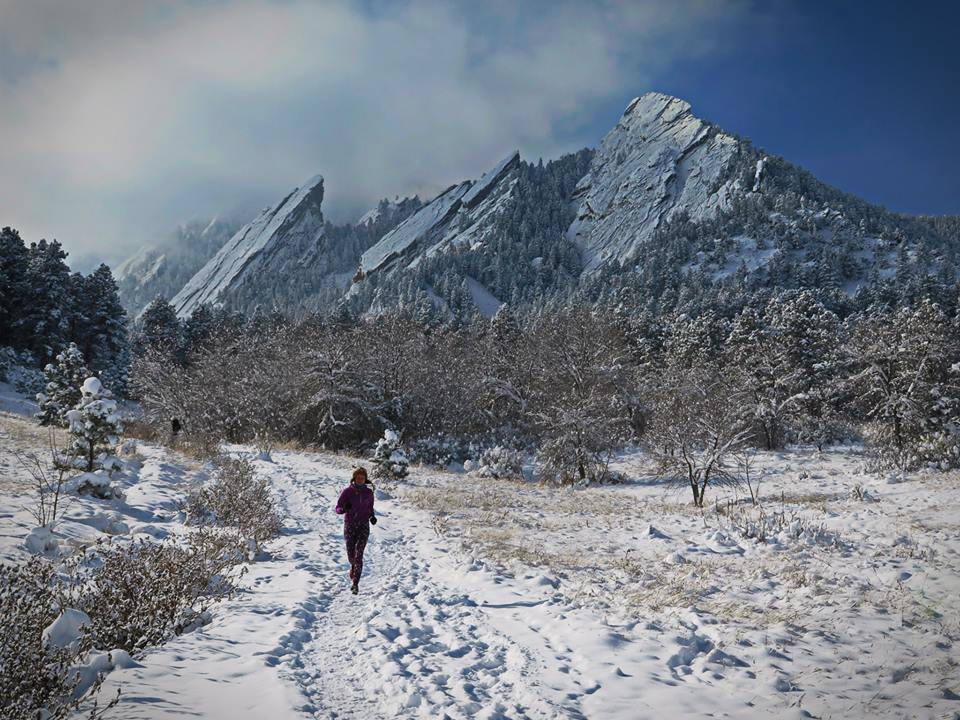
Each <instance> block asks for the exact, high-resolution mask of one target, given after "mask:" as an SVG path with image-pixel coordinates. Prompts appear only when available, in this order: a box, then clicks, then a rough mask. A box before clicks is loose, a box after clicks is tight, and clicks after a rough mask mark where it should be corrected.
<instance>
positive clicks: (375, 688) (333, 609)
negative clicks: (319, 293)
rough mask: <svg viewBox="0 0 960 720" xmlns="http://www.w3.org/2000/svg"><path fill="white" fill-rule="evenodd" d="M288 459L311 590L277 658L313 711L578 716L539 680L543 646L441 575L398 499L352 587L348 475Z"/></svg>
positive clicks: (284, 464)
mask: <svg viewBox="0 0 960 720" xmlns="http://www.w3.org/2000/svg"><path fill="white" fill-rule="evenodd" d="M289 460H290V459H287V461H285V460H283V459H280V460H278V462H277V468H276V474H275V477H276V480H275V483H276V487H277V489H278V490H279V491H280V493H281V495H282V497H283V499H284V502H285V504H286V509H287V512H288V516H289V517H290V518H291V521H292V523H293V524H294V525H295V526H296V528H297V531H299V532H300V533H302V534H299V535H296V536H294V537H295V540H294V542H292V543H291V544H290V546H289V549H288V552H290V558H291V559H292V560H294V561H295V562H296V567H297V568H298V569H299V570H301V571H303V572H305V573H306V590H307V597H306V598H305V599H304V600H303V601H302V602H301V603H300V604H299V607H298V608H297V609H296V610H295V611H294V615H295V616H296V617H297V618H298V622H297V627H296V628H295V629H294V630H292V631H291V632H290V633H288V634H286V635H285V636H284V637H283V638H282V639H281V642H280V643H279V644H278V646H277V647H276V648H275V650H274V651H273V653H271V654H270V655H269V656H268V662H277V663H279V664H283V665H284V666H285V669H286V672H288V673H289V675H290V677H292V678H293V679H294V680H295V682H296V683H297V684H298V686H299V687H300V688H301V690H302V691H303V694H304V696H305V697H306V698H307V703H306V704H305V705H304V709H305V710H306V711H308V712H311V713H313V714H314V715H315V716H316V717H322V718H327V717H331V718H353V717H388V716H389V717H443V716H444V715H446V716H449V717H451V718H459V717H463V718H467V717H491V718H496V717H510V718H516V717H525V716H529V717H552V716H555V715H557V716H563V717H571V716H576V715H577V714H579V713H578V711H577V708H576V702H575V701H574V700H573V699H569V698H567V699H566V702H563V703H562V704H560V703H558V701H557V698H551V697H549V694H548V693H546V692H543V688H542V687H538V686H537V684H536V683H535V675H536V673H535V672H532V671H533V670H535V669H536V668H537V666H538V665H540V664H542V659H541V658H540V656H539V655H538V654H537V651H536V650H535V649H531V648H528V647H524V646H523V645H521V644H519V643H518V642H516V641H515V640H512V639H511V638H509V637H507V636H506V635H504V634H503V633H502V632H499V631H498V630H497V629H496V628H495V626H494V624H493V623H492V622H491V619H490V618H489V617H488V616H487V612H486V611H485V610H484V609H482V608H480V607H479V606H478V603H477V601H476V600H474V599H472V598H470V597H469V596H467V595H464V594H463V592H462V590H461V591H457V590H456V589H454V588H451V587H448V586H447V584H446V583H445V582H444V579H443V577H442V574H441V573H431V561H430V560H429V559H428V558H425V557H423V556H422V555H421V553H420V547H419V544H418V543H416V542H414V541H413V540H412V539H411V538H410V537H409V536H408V535H407V534H405V528H404V525H405V524H406V521H407V520H408V518H404V522H397V521H398V520H400V517H399V514H398V513H397V512H396V511H395V510H394V511H391V509H390V508H389V504H388V503H384V502H381V505H384V506H386V507H384V508H383V509H382V510H381V511H380V514H381V523H380V524H378V525H377V526H376V527H375V528H373V529H372V531H371V540H370V544H369V546H368V549H367V562H366V565H365V569H364V571H365V576H364V579H363V581H362V582H361V590H362V594H361V595H360V596H358V597H354V596H353V595H351V594H350V593H348V592H347V585H348V580H347V572H346V571H347V564H346V561H345V557H344V551H343V536H342V532H341V525H340V523H339V518H332V517H331V509H332V508H333V506H334V504H335V502H336V498H337V494H338V493H339V491H340V489H341V488H342V485H343V480H342V478H343V477H344V476H345V473H343V472H340V473H338V475H337V476H333V475H332V474H331V473H330V471H329V469H327V468H322V467H321V468H318V467H316V466H312V464H311V463H308V462H307V463H305V462H303V460H300V459H299V458H298V460H299V462H297V463H296V464H293V463H291V462H290V461H289ZM317 470H320V472H317ZM324 470H325V471H326V472H324ZM414 521H416V519H414ZM421 521H422V519H421ZM528 682H530V683H531V685H529V686H528V685H527V683H528Z"/></svg>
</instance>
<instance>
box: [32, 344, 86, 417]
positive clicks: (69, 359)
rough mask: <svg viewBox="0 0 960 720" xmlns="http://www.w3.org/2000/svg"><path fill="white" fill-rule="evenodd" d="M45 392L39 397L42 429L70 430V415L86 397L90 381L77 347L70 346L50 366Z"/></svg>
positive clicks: (48, 366)
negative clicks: (46, 426)
mask: <svg viewBox="0 0 960 720" xmlns="http://www.w3.org/2000/svg"><path fill="white" fill-rule="evenodd" d="M43 375H44V379H45V380H46V384H45V385H44V389H43V392H41V393H37V404H38V405H39V406H40V412H38V413H37V420H39V421H40V424H41V425H58V426H61V427H66V425H67V412H69V411H70V410H71V409H73V408H74V407H76V406H77V403H79V402H80V398H81V397H82V395H83V393H82V390H81V388H82V387H83V383H84V381H85V380H86V379H87V378H88V377H90V371H89V370H87V365H86V362H85V361H84V359H83V353H81V352H80V349H79V348H78V347H77V346H76V344H75V343H70V345H68V346H67V348H66V349H65V350H63V351H62V352H61V353H60V354H59V355H57V362H56V364H54V363H49V364H48V365H47V366H46V367H45V368H44V369H43Z"/></svg>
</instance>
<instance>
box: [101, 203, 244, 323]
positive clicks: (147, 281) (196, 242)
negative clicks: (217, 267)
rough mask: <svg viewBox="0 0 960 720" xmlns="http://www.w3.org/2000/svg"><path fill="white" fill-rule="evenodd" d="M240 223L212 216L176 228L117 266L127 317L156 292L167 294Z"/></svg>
mask: <svg viewBox="0 0 960 720" xmlns="http://www.w3.org/2000/svg"><path fill="white" fill-rule="evenodd" d="M239 226H240V223H238V222H233V221H230V220H221V219H219V218H214V219H213V220H211V221H209V222H191V223H187V224H186V225H183V226H181V227H179V228H177V230H176V232H175V233H174V235H173V237H171V238H170V239H169V240H168V241H167V242H165V243H163V244H162V245H160V246H156V247H145V248H142V249H141V250H139V251H138V252H137V253H136V254H135V255H133V256H132V257H130V258H129V259H127V260H126V261H124V262H123V263H121V264H120V265H118V266H117V268H116V270H115V277H116V280H117V286H118V288H119V290H120V301H121V302H122V303H123V306H124V308H125V309H126V311H127V315H128V316H129V317H133V318H135V317H137V316H138V315H139V314H140V312H141V311H142V310H143V309H144V308H145V307H146V306H147V305H149V304H150V302H151V301H152V300H153V299H154V298H156V297H157V296H161V297H165V298H171V297H173V296H174V295H176V294H177V292H179V290H180V289H181V288H182V287H183V286H184V284H185V283H186V282H187V281H188V280H189V279H190V278H191V277H193V276H194V274H195V273H196V272H197V271H198V270H199V269H200V268H202V267H203V266H204V265H205V264H206V263H207V261H208V260H210V258H211V257H213V256H214V255H215V254H216V252H217V251H218V250H219V249H220V248H221V247H223V245H224V243H226V242H227V240H229V239H230V238H231V237H233V234H234V233H235V232H236V231H237V228H238V227H239Z"/></svg>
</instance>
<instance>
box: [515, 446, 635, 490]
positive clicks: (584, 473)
mask: <svg viewBox="0 0 960 720" xmlns="http://www.w3.org/2000/svg"><path fill="white" fill-rule="evenodd" d="M611 456H612V452H610V451H602V450H599V449H597V450H590V449H587V448H585V447H584V446H583V445H582V444H580V443H578V442H577V441H576V435H560V436H559V437H554V438H550V439H548V440H546V441H545V442H544V443H543V444H542V445H541V446H540V447H539V449H538V450H537V454H536V457H535V458H534V473H535V474H536V476H537V478H539V480H540V482H544V483H549V484H552V485H592V484H597V483H610V482H619V481H620V480H621V479H622V478H621V477H620V476H619V475H618V474H617V473H615V472H613V471H612V470H611V469H610V464H609V463H610V458H611Z"/></svg>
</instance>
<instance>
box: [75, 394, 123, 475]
mask: <svg viewBox="0 0 960 720" xmlns="http://www.w3.org/2000/svg"><path fill="white" fill-rule="evenodd" d="M66 417H67V422H68V423H69V429H70V434H71V436H72V442H71V443H70V446H69V448H68V450H67V452H68V453H69V454H70V455H71V456H73V457H74V458H76V459H77V460H78V461H81V464H82V467H83V468H84V469H85V470H86V471H87V472H93V471H94V470H96V469H97V467H98V465H99V463H100V458H99V454H100V451H101V450H102V449H105V448H106V447H107V446H108V445H115V444H116V443H117V442H118V441H119V435H120V432H121V430H122V425H121V423H120V417H119V415H118V414H117V403H116V401H115V400H114V399H113V396H112V394H111V393H110V391H109V390H107V389H106V388H105V387H103V384H102V383H101V382H100V380H99V379H98V378H95V377H88V378H87V379H86V380H84V382H83V386H82V387H81V396H80V400H79V401H78V402H77V404H76V406H74V408H73V409H71V410H69V411H67V413H66Z"/></svg>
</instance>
